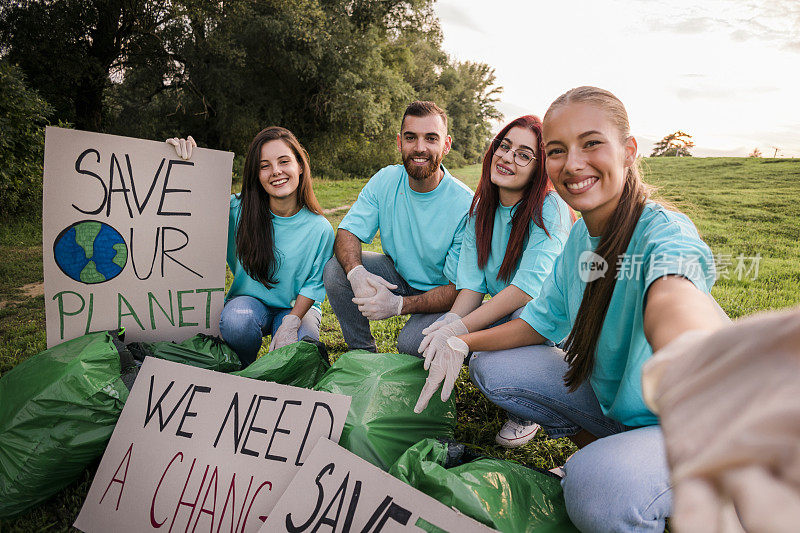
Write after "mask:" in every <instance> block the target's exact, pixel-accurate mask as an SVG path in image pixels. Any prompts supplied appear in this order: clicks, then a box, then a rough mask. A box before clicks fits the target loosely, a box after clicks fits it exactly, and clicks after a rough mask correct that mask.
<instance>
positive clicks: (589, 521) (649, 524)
mask: <svg viewBox="0 0 800 533" xmlns="http://www.w3.org/2000/svg"><path fill="white" fill-rule="evenodd" d="M564 474H565V475H564V478H563V479H562V480H561V486H562V487H563V489H564V499H565V502H566V505H567V513H568V514H569V516H570V519H572V522H573V523H574V524H575V525H576V526H577V527H578V529H580V530H581V531H592V532H599V533H602V532H606V531H608V532H612V531H613V532H620V531H621V532H633V531H637V532H648V531H653V532H655V531H663V530H664V521H665V519H666V517H668V516H669V515H670V513H671V511H672V490H671V487H670V478H669V469H668V467H667V458H666V450H665V448H664V437H663V435H662V433H661V427H660V426H647V427H642V428H637V429H631V430H629V431H624V432H622V433H617V434H615V435H611V436H608V437H605V438H602V439H599V440H596V441H594V442H593V443H591V444H589V445H588V446H586V447H585V448H582V449H581V450H579V451H578V452H577V453H576V454H575V455H573V456H572V458H571V459H570V460H569V461H567V463H566V464H565V465H564Z"/></svg>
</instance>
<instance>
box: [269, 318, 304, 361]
mask: <svg viewBox="0 0 800 533" xmlns="http://www.w3.org/2000/svg"><path fill="white" fill-rule="evenodd" d="M300 322H301V320H300V317H299V316H297V315H291V314H290V315H286V316H285V317H283V322H281V325H280V326H278V329H277V330H276V331H275V335H273V336H272V342H270V343H269V351H270V352H271V351H272V350H277V349H278V348H283V347H284V346H288V345H289V344H294V343H295V342H297V340H298V339H297V331H298V330H299V329H300Z"/></svg>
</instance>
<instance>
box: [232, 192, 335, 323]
mask: <svg viewBox="0 0 800 533" xmlns="http://www.w3.org/2000/svg"><path fill="white" fill-rule="evenodd" d="M240 210H241V201H240V200H239V198H237V197H236V195H232V196H231V210H230V219H229V221H228V253H227V260H228V267H229V268H230V269H231V272H232V273H233V284H231V288H230V290H229V291H228V294H227V296H226V299H231V298H233V297H234V296H252V297H253V298H258V299H259V300H261V301H262V302H263V303H264V304H265V305H267V306H269V307H279V308H285V309H288V308H291V307H292V306H293V305H294V301H295V299H296V298H297V295H298V294H301V295H303V296H305V297H306V298H310V299H311V300H314V302H315V303H314V306H315V307H316V308H317V309H319V307H320V306H319V303H320V302H322V301H323V300H324V299H325V286H324V285H323V284H322V269H323V268H325V263H326V262H327V261H328V259H330V258H331V256H332V255H333V228H332V227H331V224H330V222H328V220H327V219H326V218H325V217H324V216H322V215H317V214H314V213H312V212H311V211H309V210H308V209H306V208H305V207H303V208H302V209H300V211H298V212H297V213H296V214H294V215H292V216H290V217H279V216H277V215H274V214H273V215H272V229H273V232H274V233H273V235H274V237H275V239H274V240H275V257H276V258H277V260H278V261H279V265H278V268H277V270H276V275H275V277H276V278H277V280H278V283H277V284H276V285H275V286H274V287H272V288H271V289H267V288H266V287H265V286H264V285H262V284H261V283H260V282H258V281H256V280H254V279H253V278H251V277H250V276H249V275H248V274H247V272H245V271H244V267H242V264H241V263H240V262H239V258H238V257H237V256H236V228H237V226H238V225H239V212H240Z"/></svg>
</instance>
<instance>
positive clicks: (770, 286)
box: [0, 158, 800, 532]
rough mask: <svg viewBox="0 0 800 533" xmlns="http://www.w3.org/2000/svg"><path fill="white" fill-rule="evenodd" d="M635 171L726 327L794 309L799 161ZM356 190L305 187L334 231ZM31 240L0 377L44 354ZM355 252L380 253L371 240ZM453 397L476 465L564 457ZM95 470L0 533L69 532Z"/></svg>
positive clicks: (1, 285) (31, 235)
mask: <svg viewBox="0 0 800 533" xmlns="http://www.w3.org/2000/svg"><path fill="white" fill-rule="evenodd" d="M643 163H644V167H645V179H646V181H647V182H648V183H650V184H652V185H654V186H655V187H657V193H656V198H661V199H664V200H666V201H668V202H669V203H671V204H672V205H673V206H674V207H675V208H677V209H679V210H681V211H683V212H684V213H686V214H687V215H689V217H690V218H691V219H692V220H693V221H694V222H695V224H696V225H697V227H698V229H699V230H700V233H701V235H702V236H703V238H704V239H705V241H706V242H707V243H708V244H709V245H710V246H711V248H712V250H713V251H714V254H715V256H716V258H717V260H718V265H719V275H720V278H719V280H718V281H717V283H716V285H715V286H714V289H713V290H712V294H713V296H714V297H715V298H716V299H717V301H718V302H719V303H720V305H721V306H722V307H723V309H725V311H726V312H727V313H728V314H729V315H730V316H731V317H732V318H738V317H741V316H744V315H748V314H751V313H755V312H759V311H764V310H768V309H780V308H785V307H790V306H795V305H798V303H800V159H761V158H757V159H756V158H748V159H744V158H679V159H671V158H650V159H645V160H644V162H643ZM479 173H480V167H479V165H473V166H470V167H465V168H460V169H456V170H454V171H453V174H454V175H455V176H457V177H459V178H460V179H461V180H462V181H464V182H465V183H467V184H468V185H469V186H470V187H472V188H473V189H474V188H475V185H476V184H477V181H478V177H479ZM364 183H366V180H347V181H328V180H319V181H317V182H316V183H315V191H316V193H317V197H318V198H319V200H320V203H321V204H322V206H323V208H324V209H326V212H328V214H327V215H326V216H327V217H328V218H329V220H330V221H331V223H332V224H333V225H334V227H336V226H337V225H338V223H339V222H340V221H341V219H342V217H343V216H344V214H345V213H346V207H344V206H347V205H348V204H352V202H353V201H354V200H355V198H356V196H357V194H358V191H359V190H360V189H361V187H362V186H363V184H364ZM41 235H42V232H41V222H40V220H18V221H12V222H4V223H3V224H2V227H0V376H1V375H2V374H4V373H6V372H8V371H9V370H10V369H12V368H13V367H14V366H15V365H17V364H18V363H19V362H21V361H22V360H24V359H25V358H27V357H30V356H31V355H34V354H36V353H38V352H39V351H41V350H44V349H45V329H44V298H43V296H42V295H41V288H40V285H41V282H42V246H41ZM365 249H368V250H373V251H380V242H379V239H378V238H376V239H375V242H373V243H372V244H370V245H368V246H366V247H365ZM229 278H230V276H229ZM228 282H230V279H229V280H228ZM403 323H404V319H402V318H399V317H395V318H391V319H388V320H384V321H381V322H377V323H373V325H372V330H373V334H374V335H375V337H376V339H377V341H378V347H379V350H380V351H382V352H388V353H391V352H394V351H395V350H396V343H395V339H396V336H397V332H398V331H399V330H400V328H401V327H402V326H403ZM321 340H322V341H323V342H325V344H326V345H327V346H328V348H329V351H330V352H331V354H332V357H334V358H336V357H338V356H339V355H340V354H342V353H343V352H345V351H346V346H345V344H344V340H343V339H342V335H341V330H340V328H339V324H338V322H337V321H336V318H335V316H334V314H333V312H332V310H331V308H330V305H329V304H328V303H327V301H326V302H325V304H324V306H323V321H322V335H321ZM265 346H266V342H265ZM263 352H264V349H263V348H262V353H263ZM455 394H456V402H457V406H458V417H459V423H458V428H457V432H456V438H457V439H458V440H460V441H461V442H465V443H469V444H471V445H473V446H474V447H475V448H477V449H478V450H479V451H480V452H482V453H484V454H486V455H490V456H495V457H502V458H508V459H514V460H517V461H520V462H524V463H527V464H530V465H532V466H537V467H543V468H552V467H554V466H557V465H560V464H561V463H563V461H564V460H565V459H566V458H567V457H568V456H569V455H570V454H571V453H572V452H573V451H574V448H573V446H572V445H571V444H570V443H569V442H568V441H567V440H566V439H560V440H550V439H548V438H547V437H546V436H545V435H543V434H541V433H540V434H539V435H537V437H536V438H535V439H534V440H533V441H531V442H530V443H529V444H528V445H526V446H524V447H522V448H518V449H516V450H505V449H503V448H501V447H499V446H497V445H495V444H494V435H495V433H496V432H497V430H498V429H499V428H500V425H501V424H502V423H503V421H504V415H503V413H502V412H500V411H499V410H498V409H497V408H495V407H494V406H493V405H491V404H489V402H487V401H486V400H485V399H483V397H482V396H481V395H480V394H479V393H478V392H477V390H476V389H475V387H473V386H472V385H471V383H470V382H469V380H468V378H467V375H466V371H462V375H461V378H460V379H459V382H458V384H457V387H456V392H455ZM96 467H97V464H96V463H95V464H94V465H92V466H91V467H90V468H89V469H87V470H86V472H84V474H83V475H82V476H80V478H79V479H78V480H76V481H75V483H73V484H72V485H71V486H69V487H67V488H66V489H65V490H63V491H62V492H61V493H59V494H58V495H56V496H55V497H54V498H52V499H51V500H49V501H48V502H46V503H45V504H43V505H41V506H39V507H37V508H35V509H33V510H31V511H29V512H27V513H25V514H23V515H21V516H19V517H16V518H15V519H12V520H6V521H0V531H3V532H5V531H9V532H11V531H39V530H49V531H65V530H69V529H71V524H72V523H73V521H74V520H75V517H76V516H77V513H78V511H79V509H80V506H81V504H82V502H83V498H84V496H85V494H86V492H87V490H88V488H89V484H90V483H91V479H92V476H93V473H94V470H95V469H96Z"/></svg>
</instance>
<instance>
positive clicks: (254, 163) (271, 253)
mask: <svg viewBox="0 0 800 533" xmlns="http://www.w3.org/2000/svg"><path fill="white" fill-rule="evenodd" d="M275 140H281V141H283V142H284V143H286V145H287V146H288V147H289V148H291V149H292V152H293V153H294V157H295V158H296V159H297V162H298V163H299V165H300V169H301V173H300V183H299V185H298V186H297V190H298V194H297V202H298V204H299V206H300V208H301V209H302V208H303V207H305V208H307V209H308V210H309V211H311V212H312V213H316V214H318V215H321V214H322V208H321V207H320V205H319V202H318V201H317V197H316V196H314V188H313V186H312V184H311V167H310V166H309V164H308V152H306V149H305V148H303V145H301V144H300V142H299V141H298V140H297V138H296V137H295V136H294V134H293V133H292V132H291V131H289V130H287V129H286V128H280V127H278V126H270V127H269V128H264V129H263V130H261V131H260V132H259V133H258V135H256V136H255V138H254V139H253V141H252V142H251V143H250V148H248V150H247V157H246V158H245V160H244V170H243V176H242V192H241V194H240V195H239V198H240V200H241V202H242V206H241V210H240V211H239V225H238V227H237V229H236V256H237V257H238V258H239V261H240V262H241V263H242V267H243V268H244V270H245V272H247V273H248V274H249V275H250V277H252V278H253V279H255V280H257V281H259V282H261V283H262V284H263V285H264V286H265V287H266V288H268V289H270V288H272V287H273V286H274V285H275V284H276V283H277V282H278V280H277V279H276V277H275V273H276V271H277V269H278V260H277V258H276V257H275V235H274V229H273V227H272V213H271V212H270V210H269V195H268V194H267V192H266V191H265V190H264V187H263V186H262V185H261V180H260V179H259V175H260V169H261V147H262V146H263V145H264V144H265V143H268V142H270V141H275Z"/></svg>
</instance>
